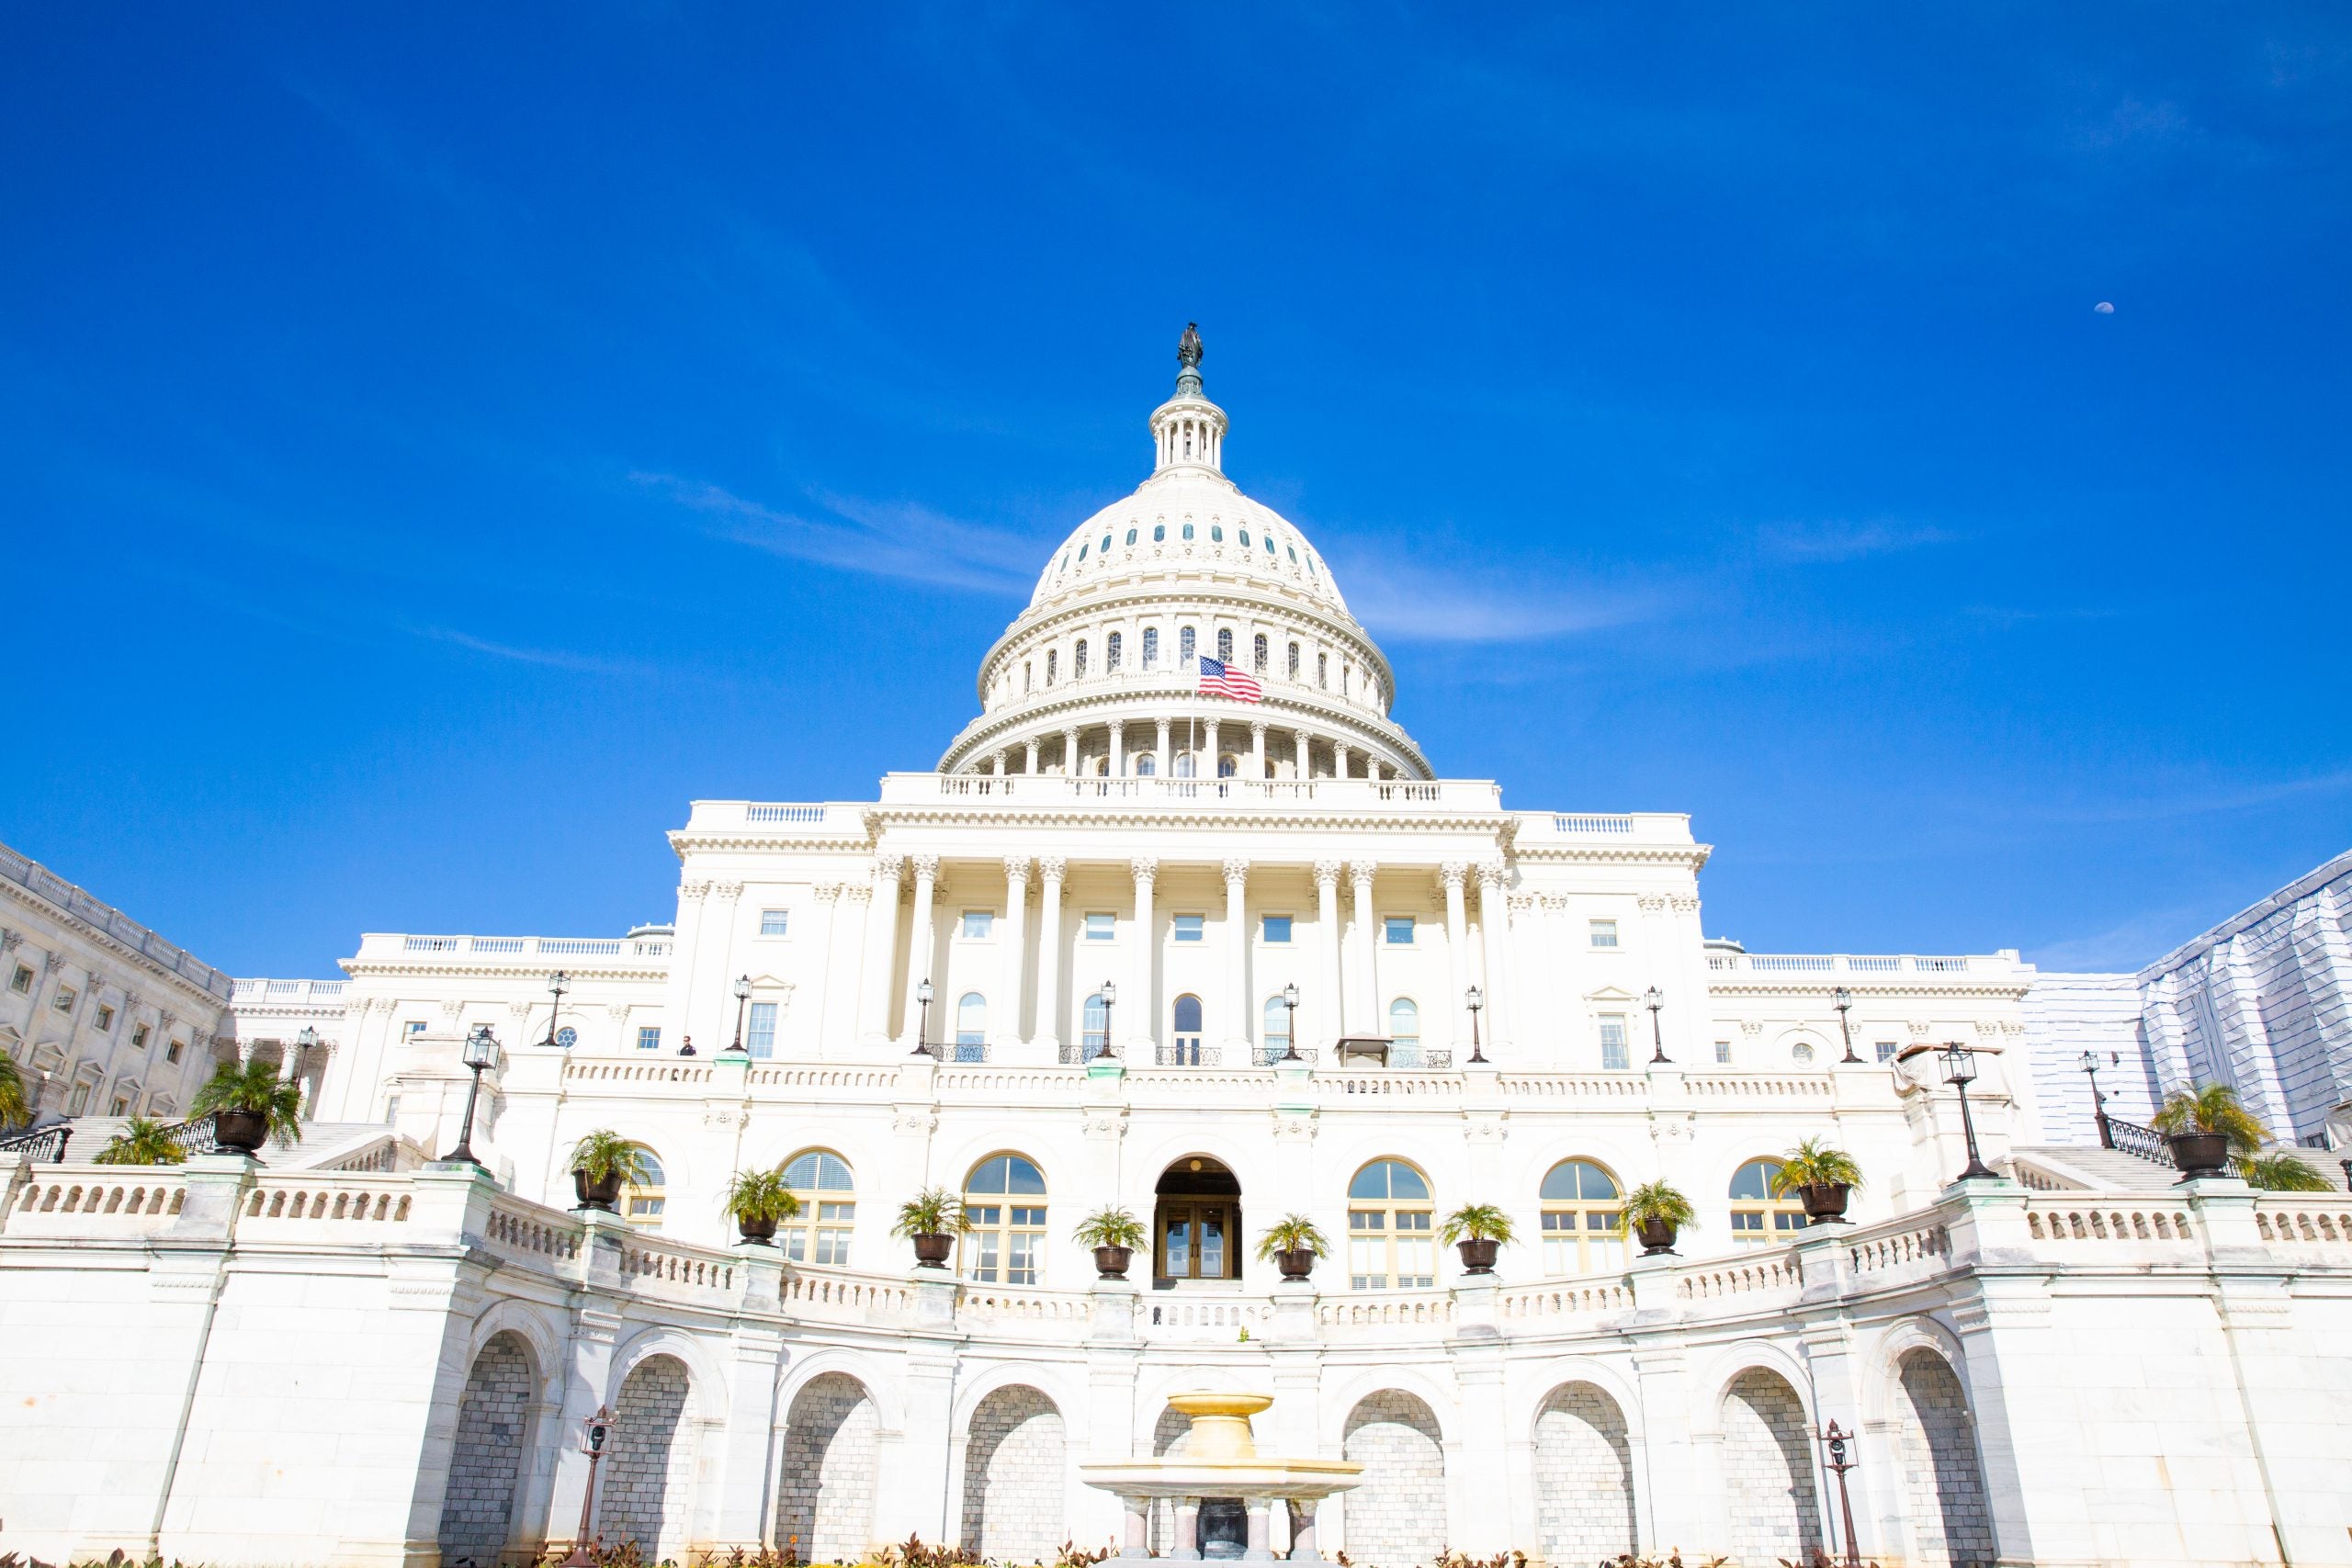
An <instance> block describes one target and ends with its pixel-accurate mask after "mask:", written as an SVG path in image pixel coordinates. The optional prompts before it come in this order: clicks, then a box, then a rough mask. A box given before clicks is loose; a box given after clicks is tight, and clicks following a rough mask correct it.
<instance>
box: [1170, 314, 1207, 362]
mask: <svg viewBox="0 0 2352 1568" xmlns="http://www.w3.org/2000/svg"><path fill="white" fill-rule="evenodd" d="M1200 328H1201V324H1200V323H1199V322H1198V321H1186V322H1185V323H1184V335H1183V336H1182V338H1180V339H1178V340H1177V344H1176V363H1177V364H1179V365H1181V366H1182V367H1184V368H1185V369H1187V370H1197V369H1199V368H1200V367H1201V331H1200Z"/></svg>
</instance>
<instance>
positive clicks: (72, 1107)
mask: <svg viewBox="0 0 2352 1568" xmlns="http://www.w3.org/2000/svg"><path fill="white" fill-rule="evenodd" d="M89 1109H90V1086H89V1085H88V1084H85V1083H77V1084H75V1085H74V1096H73V1098H72V1099H70V1100H67V1101H66V1102H65V1113H66V1114H67V1115H68V1116H80V1115H83V1114H85V1112H87V1111H89Z"/></svg>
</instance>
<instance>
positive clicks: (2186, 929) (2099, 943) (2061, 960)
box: [2025, 905, 2213, 974]
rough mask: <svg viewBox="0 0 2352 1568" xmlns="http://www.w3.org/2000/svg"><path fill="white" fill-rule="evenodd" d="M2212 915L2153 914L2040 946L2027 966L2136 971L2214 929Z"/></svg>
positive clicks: (2192, 911) (2193, 911)
mask: <svg viewBox="0 0 2352 1568" xmlns="http://www.w3.org/2000/svg"><path fill="white" fill-rule="evenodd" d="M2212 918H2213V912H2212V911H2211V909H2199V908H2190V907H2188V906H2185V905H2184V906H2181V907H2179V908H2169V909H2149V910H2143V912H2141V913H2139V914H2136V915H2133V916H2131V918H2130V919H2125V920H2122V921H2120V922H2118V923H2117V924H2115V925H2112V926H2109V927H2108V928H2107V929H2105V930H2104V931H2086V932H2083V933H2081V934H2079V935H2075V936H2069V937H2061V938H2059V939H2058V940H2057V941H2055V942H2041V943H2039V944H2037V945H2035V946H2033V947H2030V948H2029V949H2027V950H2026V954H2025V956H2026V958H2027V960H2028V961H2029V962H2030V963H2032V964H2037V965H2039V966H2040V967H2041V968H2043V969H2046V970H2056V971H2060V972H2062V973H2063V972H2067V971H2073V972H2077V973H2090V974H2113V973H2116V972H2117V971H2130V970H2135V969H2138V968H2139V967H2141V966H2142V965H2143V964H2153V963H2154V962H2155V961H2156V960H2157V959H2158V958H2161V957H2163V956H2164V955H2165V953H2169V952H2171V951H2172V950H2173V949H2174V948H2175V947H2177V946H2178V945H2179V944H2180V943H2181V942H2182V941H2183V940H2184V939H2185V938H2187V937H2188V936H2191V935H2194V934H2195V933H2196V932H2197V931H2199V930H2200V929H2202V928H2203V927H2204V926H2207V925H2210V924H2211V923H2212Z"/></svg>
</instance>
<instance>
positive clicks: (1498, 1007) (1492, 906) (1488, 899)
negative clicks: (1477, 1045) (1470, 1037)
mask: <svg viewBox="0 0 2352 1568" xmlns="http://www.w3.org/2000/svg"><path fill="white" fill-rule="evenodd" d="M1505 874H1506V868H1505V866H1504V865H1503V863H1502V862H1500V861H1498V860H1497V861H1488V862H1487V863H1484V864H1483V865H1481V866H1479V867H1478V934H1479V935H1480V936H1481V937H1482V938H1484V939H1485V941H1484V946H1485V947H1486V950H1487V951H1486V960H1487V1040H1488V1041H1490V1042H1492V1043H1494V1044H1495V1045H1497V1046H1498V1047H1499V1046H1501V1045H1502V1044H1503V1043H1505V1042H1506V1041H1508V1040H1509V1039H1510V1007H1511V1005H1512V1002H1513V1000H1514V998H1512V997H1511V996H1510V994H1509V993H1510V980H1509V976H1507V975H1506V974H1505V973H1504V967H1505V964H1507V962H1508V959H1507V956H1506V952H1507V949H1508V948H1509V946H1510V907H1509V906H1510V899H1509V898H1508V897H1506V895H1505V894H1504V892H1503V878H1504V875H1505Z"/></svg>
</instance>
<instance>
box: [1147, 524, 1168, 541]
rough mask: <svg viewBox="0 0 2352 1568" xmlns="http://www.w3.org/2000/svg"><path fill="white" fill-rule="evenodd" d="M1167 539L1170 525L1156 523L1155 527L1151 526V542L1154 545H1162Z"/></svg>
mask: <svg viewBox="0 0 2352 1568" xmlns="http://www.w3.org/2000/svg"><path fill="white" fill-rule="evenodd" d="M1167 537H1168V525H1167V524H1165V523H1155V524H1153V525H1151V542H1152V543H1153V544H1155V545H1157V544H1160V543H1162V542H1164V541H1165V540H1166V539H1167Z"/></svg>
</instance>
